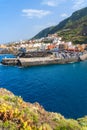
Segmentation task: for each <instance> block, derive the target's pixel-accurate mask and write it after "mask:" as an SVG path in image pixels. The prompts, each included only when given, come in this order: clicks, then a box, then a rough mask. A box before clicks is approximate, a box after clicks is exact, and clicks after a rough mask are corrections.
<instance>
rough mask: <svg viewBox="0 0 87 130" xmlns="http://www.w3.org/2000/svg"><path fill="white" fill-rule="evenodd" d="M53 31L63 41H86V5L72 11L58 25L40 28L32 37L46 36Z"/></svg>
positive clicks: (81, 42)
mask: <svg viewBox="0 0 87 130" xmlns="http://www.w3.org/2000/svg"><path fill="white" fill-rule="evenodd" d="M54 33H58V35H59V36H62V37H63V39H64V40H65V41H72V42H73V43H80V44H83V43H87V7H86V8H83V9H81V10H78V11H76V12H74V13H73V14H72V15H71V16H70V17H69V18H67V19H65V20H63V21H62V22H60V23H59V24H58V25H56V26H53V27H49V28H46V29H44V30H42V31H41V32H40V33H38V34H37V35H36V36H35V37H34V38H36V39H37V38H41V37H46V36H48V34H54Z"/></svg>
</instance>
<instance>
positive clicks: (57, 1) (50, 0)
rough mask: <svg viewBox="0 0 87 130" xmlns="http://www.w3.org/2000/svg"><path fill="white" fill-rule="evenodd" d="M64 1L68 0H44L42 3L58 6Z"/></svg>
mask: <svg viewBox="0 0 87 130" xmlns="http://www.w3.org/2000/svg"><path fill="white" fill-rule="evenodd" d="M62 2H66V0H43V2H42V3H41V4H43V5H48V6H51V7H55V6H58V5H59V4H60V3H62Z"/></svg>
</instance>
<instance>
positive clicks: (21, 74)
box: [0, 55, 87, 118]
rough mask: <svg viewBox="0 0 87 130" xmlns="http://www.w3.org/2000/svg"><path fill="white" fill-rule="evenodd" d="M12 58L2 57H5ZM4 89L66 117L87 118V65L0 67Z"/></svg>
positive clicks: (84, 63)
mask: <svg viewBox="0 0 87 130" xmlns="http://www.w3.org/2000/svg"><path fill="white" fill-rule="evenodd" d="M5 56H6V57H12V55H0V60H1V59H2V58H3V57H5ZM0 87H3V88H6V89H8V90H10V91H12V92H13V93H14V94H16V95H19V96H22V97H23V99H24V100H25V101H28V102H31V103H34V102H39V103H40V104H41V105H42V106H43V107H44V108H45V109H46V110H48V111H53V112H59V113H61V114H62V115H64V116H65V117H67V118H68V117H69V118H78V117H82V116H84V115H87V61H84V62H79V63H73V64H66V65H47V66H37V67H28V68H18V67H13V66H3V65H0Z"/></svg>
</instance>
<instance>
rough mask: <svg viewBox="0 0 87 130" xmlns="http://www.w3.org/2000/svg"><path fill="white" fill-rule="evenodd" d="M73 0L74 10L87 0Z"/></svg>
mask: <svg viewBox="0 0 87 130" xmlns="http://www.w3.org/2000/svg"><path fill="white" fill-rule="evenodd" d="M73 1H74V5H73V9H74V10H77V9H80V8H82V7H85V6H86V4H87V0H73Z"/></svg>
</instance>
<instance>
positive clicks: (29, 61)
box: [1, 57, 79, 67]
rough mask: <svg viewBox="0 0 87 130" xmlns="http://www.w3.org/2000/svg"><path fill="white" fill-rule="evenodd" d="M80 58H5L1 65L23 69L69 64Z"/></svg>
mask: <svg viewBox="0 0 87 130" xmlns="http://www.w3.org/2000/svg"><path fill="white" fill-rule="evenodd" d="M78 61H79V58H78V57H70V58H65V59H61V58H53V57H39V58H4V59H2V61H1V63H2V64H4V65H14V66H15V65H18V66H22V67H28V66H38V65H49V64H67V63H72V62H78Z"/></svg>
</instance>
